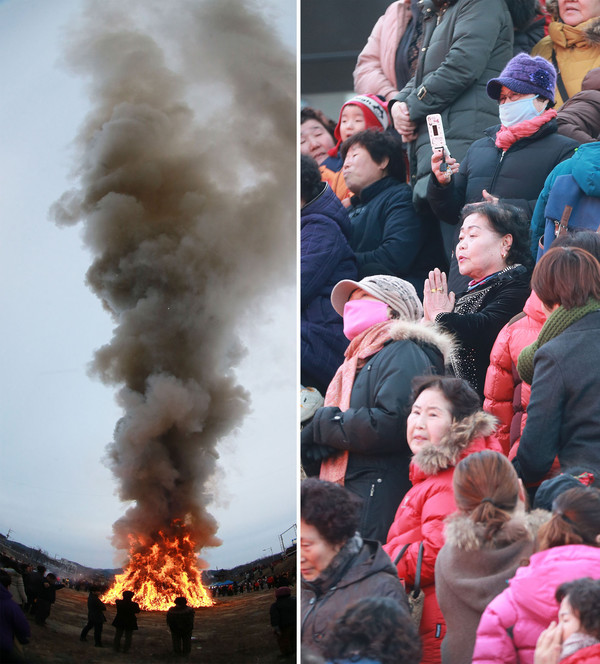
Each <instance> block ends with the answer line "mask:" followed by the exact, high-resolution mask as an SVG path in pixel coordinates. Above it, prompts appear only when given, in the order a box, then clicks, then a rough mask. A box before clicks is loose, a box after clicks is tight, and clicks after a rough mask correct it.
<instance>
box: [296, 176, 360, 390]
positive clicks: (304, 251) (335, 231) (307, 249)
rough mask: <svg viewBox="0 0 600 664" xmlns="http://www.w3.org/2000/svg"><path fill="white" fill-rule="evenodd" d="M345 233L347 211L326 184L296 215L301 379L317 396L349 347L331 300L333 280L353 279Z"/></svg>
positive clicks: (347, 231)
mask: <svg viewBox="0 0 600 664" xmlns="http://www.w3.org/2000/svg"><path fill="white" fill-rule="evenodd" d="M349 235H350V219H349V218H348V213H347V212H346V209H345V208H344V206H343V205H342V204H341V203H340V201H339V199H338V198H337V196H336V195H335V194H334V193H333V191H332V190H331V188H330V187H329V185H326V186H325V188H324V189H323V191H322V192H321V194H319V195H318V196H317V197H316V198H314V199H313V200H312V201H310V203H307V204H306V205H305V206H304V207H303V208H302V210H301V212H300V279H301V290H300V309H301V319H300V335H301V381H302V384H303V385H307V386H310V387H316V388H317V389H318V390H319V391H320V392H321V393H322V394H324V393H325V390H326V389H327V386H328V385H329V382H330V381H331V379H332V378H333V376H334V374H335V372H336V371H337V369H338V367H339V366H340V364H341V363H342V362H343V361H344V351H345V350H346V347H347V345H348V339H346V337H345V336H344V333H343V321H342V317H341V316H339V315H338V314H337V313H336V312H335V311H334V309H333V307H332V306H331V299H330V297H331V290H332V289H333V287H334V286H335V285H336V284H337V282H338V281H341V280H342V279H356V277H357V270H356V259H355V257H354V252H353V251H352V249H350V245H349V244H348V238H349Z"/></svg>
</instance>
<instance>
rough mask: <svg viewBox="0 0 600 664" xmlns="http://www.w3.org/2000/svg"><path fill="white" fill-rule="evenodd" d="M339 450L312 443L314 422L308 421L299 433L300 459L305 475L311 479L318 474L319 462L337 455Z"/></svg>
mask: <svg viewBox="0 0 600 664" xmlns="http://www.w3.org/2000/svg"><path fill="white" fill-rule="evenodd" d="M339 453H340V450H338V449H336V448H335V447H331V446H330V445H320V444H318V443H315V442H314V422H313V420H310V422H308V424H305V425H304V427H303V429H302V431H301V433H300V457H301V460H302V466H303V468H304V471H305V473H306V474H307V475H308V476H309V477H311V476H314V475H318V474H319V470H320V468H321V461H323V460H324V459H328V458H329V457H331V456H335V455H336V454H339Z"/></svg>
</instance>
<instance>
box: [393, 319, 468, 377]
mask: <svg viewBox="0 0 600 664" xmlns="http://www.w3.org/2000/svg"><path fill="white" fill-rule="evenodd" d="M389 334H390V337H391V338H392V340H393V341H403V340H404V339H409V340H411V341H414V342H415V343H417V344H428V345H430V346H433V347H434V348H437V349H438V350H439V351H440V353H441V354H442V357H443V358H444V364H445V365H447V366H448V365H449V364H450V356H451V355H452V353H453V352H454V349H455V348H456V342H455V340H454V337H453V336H452V335H451V334H448V332H445V331H444V330H442V329H441V328H440V327H438V326H437V325H434V324H432V323H424V322H423V323H413V322H411V321H405V320H397V321H394V324H393V325H391V326H390V329H389Z"/></svg>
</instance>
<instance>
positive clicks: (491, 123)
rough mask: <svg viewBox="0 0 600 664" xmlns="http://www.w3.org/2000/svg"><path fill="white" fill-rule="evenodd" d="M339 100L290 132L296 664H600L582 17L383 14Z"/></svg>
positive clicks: (561, 10) (594, 294) (538, 8)
mask: <svg viewBox="0 0 600 664" xmlns="http://www.w3.org/2000/svg"><path fill="white" fill-rule="evenodd" d="M354 84H355V88H354V93H355V94H354V96H349V97H348V98H347V99H346V100H345V101H344V102H343V104H342V105H341V108H340V112H339V117H338V118H337V121H332V120H330V119H329V118H327V117H326V115H325V114H324V113H323V112H322V111H321V110H319V109H317V108H313V107H310V106H306V105H305V106H303V107H302V109H301V114H300V115H301V117H300V123H301V128H300V136H301V153H302V154H301V166H300V169H301V178H300V186H301V213H300V239H301V299H300V305H301V386H300V395H301V399H300V400H301V407H300V413H301V417H300V419H301V434H300V435H301V460H302V472H303V476H304V478H305V479H303V482H302V486H301V534H300V550H301V556H300V569H301V574H302V589H301V605H302V609H301V611H302V619H301V640H302V644H303V657H304V658H305V661H306V662H309V661H312V662H317V661H320V662H328V663H338V664H341V663H343V662H348V661H352V662H369V663H373V662H378V663H380V664H383V663H387V662H390V663H391V662H398V661H402V662H415V663H416V662H423V663H424V664H436V663H438V662H443V663H444V664H459V663H460V664H462V663H465V664H466V663H467V662H481V663H483V662H486V663H489V662H498V663H500V662H527V663H533V662H535V664H555V663H556V662H559V661H560V662H562V663H564V664H567V663H568V664H574V663H575V662H588V663H591V662H600V489H599V488H598V487H600V408H599V407H598V406H599V403H600V402H599V395H600V365H599V364H598V362H597V361H596V358H598V357H600V263H599V260H600V235H599V234H598V232H597V231H598V230H599V227H600V144H599V143H598V139H599V138H600V0H547V1H546V2H545V3H539V2H537V1H536V0H498V1H495V2H487V1H486V0H424V1H423V2H417V1H416V0H396V1H395V2H392V3H391V4H390V5H389V7H388V9H387V11H386V12H385V14H384V15H383V16H382V17H381V18H380V19H379V20H378V21H377V24H376V25H375V27H374V28H373V30H372V33H371V35H370V37H369V39H368V42H367V44H366V45H365V47H364V49H363V50H362V52H361V54H360V56H359V58H358V62H357V64H356V68H355V71H354ZM436 116H437V117H436Z"/></svg>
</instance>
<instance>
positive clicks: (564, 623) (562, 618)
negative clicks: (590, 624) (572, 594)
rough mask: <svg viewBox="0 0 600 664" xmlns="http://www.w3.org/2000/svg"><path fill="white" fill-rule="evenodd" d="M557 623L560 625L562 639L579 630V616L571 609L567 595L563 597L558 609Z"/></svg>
mask: <svg viewBox="0 0 600 664" xmlns="http://www.w3.org/2000/svg"><path fill="white" fill-rule="evenodd" d="M558 624H559V625H560V626H561V627H562V640H563V641H564V640H565V639H567V638H568V637H569V636H571V634H575V632H579V631H580V630H581V621H580V620H579V616H578V615H577V614H576V613H575V611H574V610H573V607H572V606H571V604H570V603H569V598H568V597H563V600H562V602H561V603H560V608H559V609H558Z"/></svg>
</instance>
